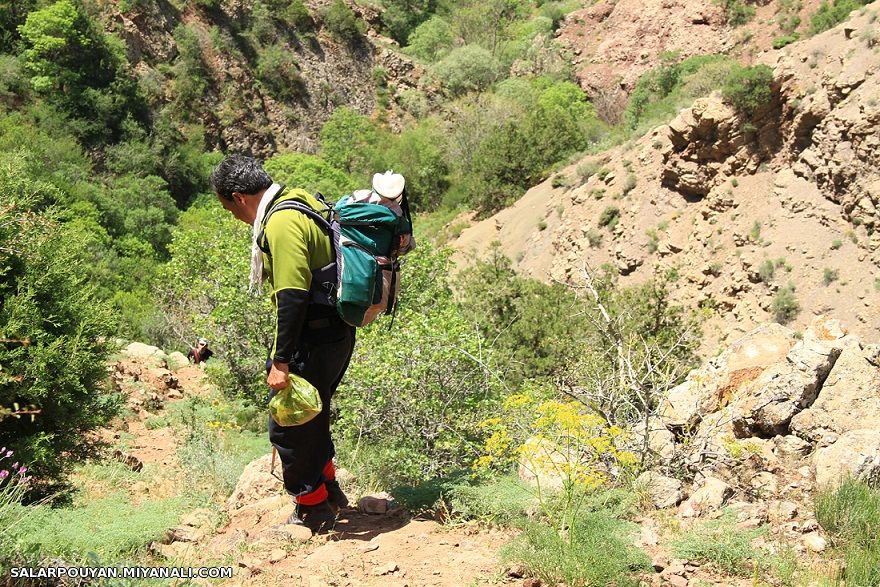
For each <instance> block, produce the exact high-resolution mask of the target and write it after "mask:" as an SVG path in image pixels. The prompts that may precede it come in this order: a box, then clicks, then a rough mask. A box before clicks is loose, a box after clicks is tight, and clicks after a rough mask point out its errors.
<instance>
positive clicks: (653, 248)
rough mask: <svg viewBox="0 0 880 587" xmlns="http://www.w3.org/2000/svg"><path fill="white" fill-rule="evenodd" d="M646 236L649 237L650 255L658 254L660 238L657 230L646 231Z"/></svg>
mask: <svg viewBox="0 0 880 587" xmlns="http://www.w3.org/2000/svg"><path fill="white" fill-rule="evenodd" d="M646 234H647V235H648V252H649V253H656V252H657V247H658V245H659V237H658V236H657V229H655V228H649V229H648V230H647V231H646Z"/></svg>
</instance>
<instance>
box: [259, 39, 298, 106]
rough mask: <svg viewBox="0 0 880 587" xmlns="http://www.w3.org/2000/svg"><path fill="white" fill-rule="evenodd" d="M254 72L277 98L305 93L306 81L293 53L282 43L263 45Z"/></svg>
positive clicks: (293, 96)
mask: <svg viewBox="0 0 880 587" xmlns="http://www.w3.org/2000/svg"><path fill="white" fill-rule="evenodd" d="M256 74H257V79H258V80H260V83H261V84H263V86H264V87H265V88H266V89H267V90H269V93H270V94H271V95H272V96H273V97H274V98H275V99H277V100H282V101H288V100H294V99H300V98H302V97H303V96H305V94H306V83H305V80H304V79H303V77H302V74H301V73H300V69H299V64H298V63H297V62H296V57H295V54H294V52H293V51H291V50H290V48H289V47H286V46H285V45H284V44H283V43H277V44H275V45H272V46H270V47H264V48H263V49H262V50H261V51H260V52H259V54H258V57H257V68H256Z"/></svg>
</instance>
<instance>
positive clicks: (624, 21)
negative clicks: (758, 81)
mask: <svg viewBox="0 0 880 587" xmlns="http://www.w3.org/2000/svg"><path fill="white" fill-rule="evenodd" d="M724 4H727V5H728V6H729V7H728V8H727V9H725V8H724ZM819 4H820V2H819V0H807V1H805V2H801V1H798V2H791V1H790V0H789V1H786V0H770V1H764V2H755V3H750V2H748V3H741V2H727V3H722V2H697V1H695V0H646V1H641V0H621V1H612V0H601V1H600V2H596V3H595V4H592V5H588V6H586V7H584V8H583V9H581V10H578V11H575V12H573V13H571V14H569V15H568V16H567V18H566V19H565V22H564V23H563V25H562V27H561V28H560V30H559V38H560V40H561V41H562V43H563V44H564V46H566V47H568V48H569V50H570V51H571V52H572V53H573V54H574V65H575V75H576V77H577V79H578V81H579V82H580V84H581V86H582V87H583V88H584V90H586V92H587V93H588V94H589V95H590V96H591V97H593V99H594V100H596V99H598V100H600V101H603V102H607V101H611V102H616V103H618V104H619V106H620V107H622V105H623V100H624V99H625V96H626V94H628V93H629V92H630V91H631V90H632V89H633V86H634V85H635V83H636V81H638V79H639V76H641V75H642V74H643V73H645V72H646V71H648V70H649V69H651V68H653V67H656V66H657V65H658V64H659V63H660V56H661V55H662V54H663V53H664V52H666V51H675V52H678V53H679V54H680V55H681V56H682V57H688V56H691V55H701V54H707V53H727V54H731V55H734V56H737V57H738V58H740V59H742V60H743V61H754V60H755V59H760V58H761V57H762V55H763V54H765V53H767V52H768V51H770V50H772V43H773V40H774V39H776V38H778V37H781V36H785V35H793V34H802V33H804V32H805V31H806V30H807V29H808V25H809V16H810V15H811V14H812V13H814V12H815V10H816V8H817V7H818V6H819ZM736 10H745V11H748V13H752V12H753V16H751V17H750V18H747V17H744V16H739V18H740V19H741V20H747V22H744V23H742V24H740V22H738V21H737V14H736V13H735V11H736Z"/></svg>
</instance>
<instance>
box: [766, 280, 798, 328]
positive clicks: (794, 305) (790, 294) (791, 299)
mask: <svg viewBox="0 0 880 587" xmlns="http://www.w3.org/2000/svg"><path fill="white" fill-rule="evenodd" d="M800 310H801V305H800V303H799V302H798V300H797V298H796V297H795V295H794V284H791V283H789V284H788V285H787V286H785V287H781V288H779V291H777V292H776V295H775V296H773V302H772V303H771V304H770V312H771V313H772V314H773V319H774V320H776V321H777V322H779V323H780V324H788V323H789V322H791V321H792V320H794V317H795V316H797V314H798V312H800Z"/></svg>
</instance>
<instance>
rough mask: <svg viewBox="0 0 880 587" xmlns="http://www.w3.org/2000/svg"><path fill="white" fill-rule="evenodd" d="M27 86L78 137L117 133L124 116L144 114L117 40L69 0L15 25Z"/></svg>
mask: <svg viewBox="0 0 880 587" xmlns="http://www.w3.org/2000/svg"><path fill="white" fill-rule="evenodd" d="M18 31H19V33H20V34H21V38H22V41H23V43H24V45H25V47H26V48H25V50H24V51H23V53H22V61H23V63H24V66H25V69H26V71H27V72H28V73H29V74H30V82H31V86H32V87H33V89H34V90H35V91H36V92H37V93H38V94H40V95H42V96H43V97H44V98H45V99H46V100H48V101H50V102H51V103H53V104H55V105H57V106H58V107H60V108H61V109H62V110H63V111H64V112H65V113H66V114H68V115H69V116H70V117H71V118H73V119H74V120H73V122H74V124H73V125H72V127H73V128H75V129H76V131H75V132H76V134H77V135H78V136H79V137H80V138H82V139H83V140H85V141H87V142H89V143H91V144H95V143H97V142H102V141H106V140H109V139H117V138H119V134H120V130H121V127H122V123H123V122H124V121H125V119H126V118H127V117H129V116H132V115H134V117H136V118H139V119H141V120H144V119H145V113H144V110H143V103H142V102H141V100H140V96H138V94H137V83H136V82H135V80H134V78H133V77H132V76H131V74H130V72H129V71H128V70H127V60H126V57H125V50H124V46H123V44H122V43H121V42H120V41H118V40H115V39H113V38H112V37H109V36H107V35H105V34H104V33H103V31H102V30H101V29H100V26H99V25H98V24H97V23H96V22H94V21H93V20H92V19H91V18H90V17H89V16H88V14H86V13H85V12H84V11H83V10H82V8H81V7H80V6H79V5H77V4H74V3H73V2H72V1H71V0H57V1H56V2H54V3H52V4H50V5H48V6H46V7H45V8H42V9H41V10H35V11H33V12H31V13H29V14H28V16H27V20H26V21H25V22H24V24H22V25H20V26H19V27H18Z"/></svg>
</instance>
